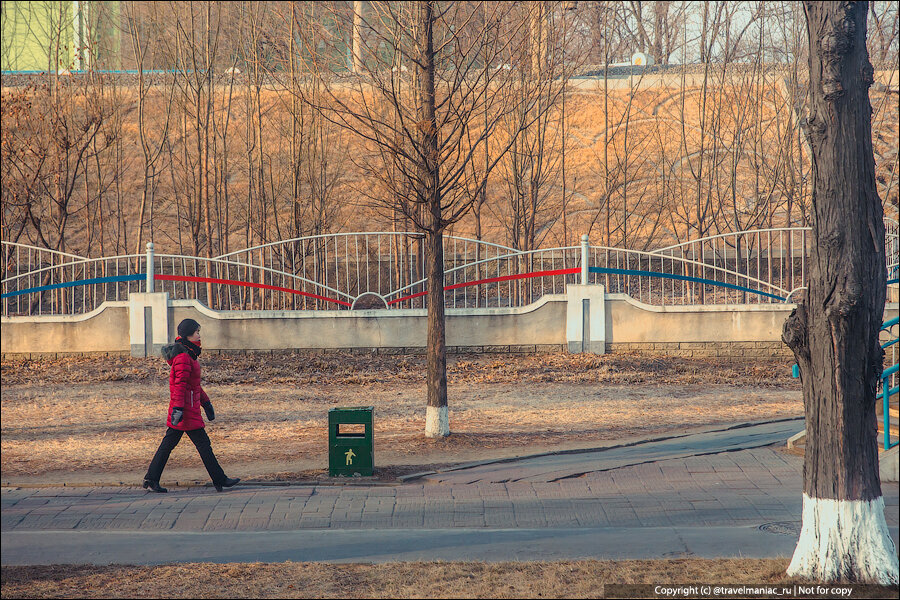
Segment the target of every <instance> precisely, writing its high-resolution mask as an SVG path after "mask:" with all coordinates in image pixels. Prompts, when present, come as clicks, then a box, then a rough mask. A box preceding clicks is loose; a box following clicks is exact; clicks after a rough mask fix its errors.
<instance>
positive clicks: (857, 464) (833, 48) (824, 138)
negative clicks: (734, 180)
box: [783, 2, 898, 584]
mask: <svg viewBox="0 0 900 600" xmlns="http://www.w3.org/2000/svg"><path fill="white" fill-rule="evenodd" d="M804 9H805V12H806V15H807V27H808V33H809V41H810V52H809V54H810V58H809V68H810V92H809V95H810V109H809V110H810V112H809V128H810V141H811V145H812V165H813V196H812V205H813V215H812V217H813V218H812V235H813V242H814V243H813V255H812V257H811V268H810V278H809V284H808V286H809V287H808V290H807V292H806V294H805V295H804V297H803V298H802V299H801V301H800V303H799V306H798V307H797V309H796V310H794V312H792V313H791V316H790V317H789V318H788V320H787V321H786V322H785V325H784V333H783V339H784V342H785V343H786V344H787V345H788V346H789V347H790V348H791V350H793V352H794V356H795V357H796V359H797V363H798V364H799V365H800V376H801V381H802V385H803V402H804V408H805V411H806V432H807V443H806V456H805V462H804V488H803V524H802V529H801V533H800V540H799V541H798V544H797V549H796V551H795V553H794V558H793V560H792V562H791V565H790V567H789V568H788V574H789V575H795V576H801V577H808V578H811V579H815V580H822V581H830V580H836V579H841V578H845V579H849V580H858V581H868V582H878V583H883V584H887V583H894V584H896V583H897V580H898V565H897V553H896V549H895V548H894V544H893V542H892V541H891V538H890V535H889V534H888V530H887V526H886V524H885V520H884V502H883V500H882V496H881V482H880V480H879V475H878V452H877V446H876V444H877V440H876V422H875V393H876V391H875V390H876V383H877V381H878V377H879V376H880V374H881V371H882V360H883V351H882V349H881V347H880V346H879V344H878V330H879V327H880V325H881V321H882V317H883V315H884V303H885V283H886V277H885V275H886V273H885V250H884V221H883V211H882V206H881V201H880V199H879V198H878V195H877V193H876V191H875V166H874V158H873V153H872V134H871V113H872V109H871V106H870V104H869V96H868V88H869V86H870V85H871V83H872V79H873V71H872V66H871V65H870V63H869V59H868V55H867V52H866V10H867V5H866V3H865V2H804Z"/></svg>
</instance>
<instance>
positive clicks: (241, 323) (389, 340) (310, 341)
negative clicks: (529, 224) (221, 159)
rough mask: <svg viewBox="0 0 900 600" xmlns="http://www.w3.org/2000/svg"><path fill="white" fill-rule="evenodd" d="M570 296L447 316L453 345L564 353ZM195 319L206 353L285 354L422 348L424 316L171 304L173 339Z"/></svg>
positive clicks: (450, 312) (394, 312)
mask: <svg viewBox="0 0 900 600" xmlns="http://www.w3.org/2000/svg"><path fill="white" fill-rule="evenodd" d="M565 312H566V302H565V296H552V295H547V296H544V297H543V298H541V299H540V300H539V301H537V302H535V303H534V304H532V305H530V306H525V307H522V308H511V309H478V310H475V309H457V310H453V309H451V310H448V311H447V346H448V347H467V348H471V347H478V346H482V347H483V346H517V345H531V346H536V345H540V346H547V345H555V346H560V347H561V346H562V345H563V344H565V341H566V339H565V328H564V323H565ZM186 318H191V319H195V320H196V321H197V322H198V323H200V326H201V328H202V333H203V345H204V347H209V348H216V349H221V350H238V349H240V350H243V349H260V350H272V349H281V348H310V349H316V348H424V347H425V342H426V325H427V315H426V312H425V310H422V309H413V310H355V311H352V312H351V311H232V312H224V311H223V312H217V311H212V310H209V309H208V308H206V307H204V306H202V305H200V304H198V303H196V302H194V301H182V300H177V301H174V302H171V303H170V307H169V330H170V334H169V335H170V339H174V335H175V328H176V327H177V326H178V323H179V322H180V321H181V320H182V319H186Z"/></svg>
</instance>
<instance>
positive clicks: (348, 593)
mask: <svg viewBox="0 0 900 600" xmlns="http://www.w3.org/2000/svg"><path fill="white" fill-rule="evenodd" d="M787 564H788V559H784V558H779V559H715V560H704V559H675V560H625V561H597V560H584V561H562V562H504V563H483V562H432V563H429V562H415V563H390V564H377V565H370V564H347V565H333V564H321V563H291V562H288V563H280V564H269V563H252V564H234V563H232V564H224V565H220V564H208V563H195V564H183V565H162V566H155V567H139V566H106V567H96V566H90V565H53V566H40V567H3V570H2V574H3V577H2V579H3V585H2V597H3V598H144V597H147V596H148V595H149V596H152V597H161V598H538V597H540V598H598V597H604V596H606V595H607V594H606V592H607V590H606V588H605V586H606V585H608V584H611V583H616V584H666V585H672V584H695V585H696V584H709V583H713V584H716V583H719V584H728V583H731V584H743V585H760V584H793V583H802V582H801V581H800V580H797V579H794V578H789V577H787V576H786V575H785V574H784V571H785V569H786V568H787ZM855 591H860V590H855ZM865 592H866V593H865V594H864V596H865V597H868V598H896V594H897V591H896V586H895V587H894V588H888V587H885V588H879V587H867V588H866V590H865ZM854 595H855V594H854ZM616 597H629V596H628V595H625V596H616ZM630 597H641V596H630ZM754 597H756V596H754ZM763 597H765V596H763Z"/></svg>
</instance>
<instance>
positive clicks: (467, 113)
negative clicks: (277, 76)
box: [304, 1, 536, 437]
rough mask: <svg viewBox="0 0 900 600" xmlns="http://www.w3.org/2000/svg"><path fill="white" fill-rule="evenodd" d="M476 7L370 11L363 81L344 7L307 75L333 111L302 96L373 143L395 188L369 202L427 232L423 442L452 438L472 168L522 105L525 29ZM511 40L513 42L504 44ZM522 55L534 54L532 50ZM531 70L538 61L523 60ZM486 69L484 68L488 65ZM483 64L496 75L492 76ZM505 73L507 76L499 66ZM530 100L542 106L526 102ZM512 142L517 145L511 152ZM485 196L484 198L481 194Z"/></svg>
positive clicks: (376, 166) (380, 5)
mask: <svg viewBox="0 0 900 600" xmlns="http://www.w3.org/2000/svg"><path fill="white" fill-rule="evenodd" d="M488 9H489V10H488V16H487V18H484V17H483V16H482V15H481V14H480V7H479V5H478V4H476V3H469V2H459V3H446V4H445V3H440V4H437V3H434V2H431V1H423V2H402V3H395V2H372V3H370V5H369V11H367V13H366V14H364V15H362V16H361V17H360V18H361V19H362V21H363V27H364V28H365V29H366V30H367V32H369V35H368V36H366V38H365V39H363V40H362V42H361V43H362V52H361V54H362V55H363V56H364V57H365V60H362V61H360V63H359V66H360V67H361V70H362V72H361V73H359V74H354V73H352V70H348V69H347V67H346V66H345V63H344V62H343V61H342V60H341V56H342V54H343V53H342V52H341V49H342V48H343V47H345V46H346V44H347V43H348V42H347V40H350V39H351V38H352V31H353V27H354V26H353V23H354V20H355V17H354V15H353V14H350V13H348V12H347V11H346V10H343V11H342V10H339V9H337V8H335V9H334V10H333V11H332V13H331V15H330V20H332V21H333V22H334V23H335V33H334V35H333V38H332V40H331V41H330V43H326V44H322V45H321V46H319V48H316V46H313V45H311V44H307V49H308V50H309V51H310V52H311V55H312V56H311V60H310V65H309V70H310V73H311V75H312V76H315V77H318V78H319V79H320V80H321V81H322V83H323V90H325V92H326V94H327V102H321V101H319V100H316V99H315V98H310V97H308V96H304V100H305V101H307V102H308V103H309V104H310V105H312V106H314V107H315V108H316V109H317V110H319V111H320V112H321V114H322V115H323V116H325V117H326V118H328V119H330V120H332V121H333V122H334V123H337V124H339V125H341V126H342V127H345V128H347V129H348V130H350V131H352V132H353V133H354V134H356V135H357V136H359V138H361V139H362V140H364V141H365V143H366V145H367V149H368V154H367V155H366V157H365V159H364V160H365V162H366V164H368V165H369V168H368V169H367V174H368V175H369V176H370V177H372V178H373V179H374V180H376V181H378V182H379V183H380V186H381V188H382V189H384V190H387V194H386V195H385V196H381V197H376V196H374V195H372V194H371V192H368V194H369V201H370V202H371V203H373V204H374V205H377V206H381V207H383V208H384V209H386V210H387V211H388V212H390V211H393V210H397V211H398V212H400V213H402V214H403V216H404V217H405V218H407V219H408V220H409V221H410V223H412V224H413V225H414V227H415V228H416V229H417V230H419V231H421V232H422V233H423V234H424V240H425V241H424V245H425V264H426V273H427V277H426V279H427V291H428V302H427V307H428V341H427V349H428V354H427V378H426V380H427V411H426V424H425V435H426V436H428V437H443V436H446V435H449V433H450V427H449V419H448V412H447V376H446V341H445V340H446V333H445V332H446V329H445V321H444V292H443V290H444V271H443V268H444V266H443V265H444V250H443V235H444V231H445V230H446V229H447V228H448V227H449V226H451V225H452V224H453V223H456V222H457V221H459V220H460V219H461V218H462V217H463V216H464V215H465V214H466V213H467V212H468V211H469V210H470V208H471V207H472V204H473V198H474V197H476V196H477V194H472V193H471V192H472V190H473V188H477V187H478V186H479V185H484V184H483V182H482V183H480V184H478V185H475V186H471V185H470V186H465V185H463V180H464V179H465V178H466V177H467V176H469V175H471V174H472V173H473V170H472V169H471V168H470V165H471V164H472V161H474V160H483V159H482V156H483V150H484V144H486V143H487V141H488V138H489V137H490V136H491V135H492V134H493V133H494V132H495V130H496V128H497V124H498V123H499V121H500V119H502V118H504V117H505V116H506V115H508V114H510V113H511V112H512V110H513V108H514V105H515V104H516V103H520V102H523V100H520V99H517V98H513V97H510V96H509V95H507V94H505V93H504V92H505V90H504V89H503V87H502V85H501V84H502V83H503V82H504V81H505V80H506V76H507V73H508V72H509V71H507V70H506V69H504V68H502V64H509V63H501V62H500V61H501V60H505V58H506V57H508V56H509V54H510V53H509V50H510V49H511V48H512V47H513V44H514V43H516V42H519V41H521V39H522V36H523V35H527V31H526V28H525V27H523V26H522V24H517V25H515V26H513V27H512V28H511V29H510V30H508V31H503V29H502V27H503V26H504V25H506V26H508V23H507V21H506V18H507V17H508V16H509V15H510V14H511V8H510V6H508V5H506V4H503V3H497V4H492V5H489V7H488ZM501 32H503V34H504V35H501ZM523 45H524V44H523ZM516 59H517V60H516V64H515V68H517V69H522V68H529V66H530V56H528V55H527V54H524V53H520V54H519V55H517V56H516ZM483 61H484V62H483ZM485 62H486V63H487V64H488V65H489V66H490V67H491V68H487V69H486V68H484V65H485ZM497 67H501V68H497ZM524 102H528V103H532V104H533V103H535V102H536V99H534V98H528V99H525V100H524ZM513 141H514V138H511V139H510V140H508V142H507V145H506V148H508V147H509V146H511V145H512V143H513ZM504 153H505V152H504V148H500V149H497V150H496V151H495V153H494V156H493V157H492V162H491V163H490V164H489V165H487V167H486V168H485V169H483V170H481V171H480V174H481V176H482V177H486V176H487V175H488V174H489V173H490V171H491V170H492V169H493V168H494V166H496V164H497V162H498V161H499V160H500V158H501V157H502V156H503V154H504ZM475 191H476V192H477V191H478V190H475Z"/></svg>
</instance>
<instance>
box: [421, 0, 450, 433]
mask: <svg viewBox="0 0 900 600" xmlns="http://www.w3.org/2000/svg"><path fill="white" fill-rule="evenodd" d="M419 11H420V12H419V17H420V18H419V23H418V25H419V31H418V32H417V34H418V36H419V37H418V46H419V53H420V56H419V61H418V66H417V70H418V71H419V73H418V77H417V78H416V79H417V87H418V90H417V92H418V110H419V117H420V118H419V129H420V130H419V144H420V148H419V151H420V157H419V168H418V171H419V176H418V182H417V183H418V185H419V191H418V194H417V195H418V200H419V202H420V205H421V206H423V207H424V208H425V210H426V211H427V214H428V227H427V230H426V232H425V263H426V267H425V268H426V269H427V270H428V272H427V276H428V347H427V349H426V352H427V360H426V363H427V374H426V382H427V395H428V399H427V405H426V409H425V436H426V437H446V436H448V435H450V420H449V416H448V413H447V346H446V335H445V321H444V240H443V235H444V222H443V215H442V213H441V192H440V181H441V178H440V154H439V150H438V137H437V136H438V130H437V116H436V108H435V91H434V66H435V65H434V34H433V29H432V27H433V24H434V7H433V6H432V2H430V1H426V2H420V3H419Z"/></svg>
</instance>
